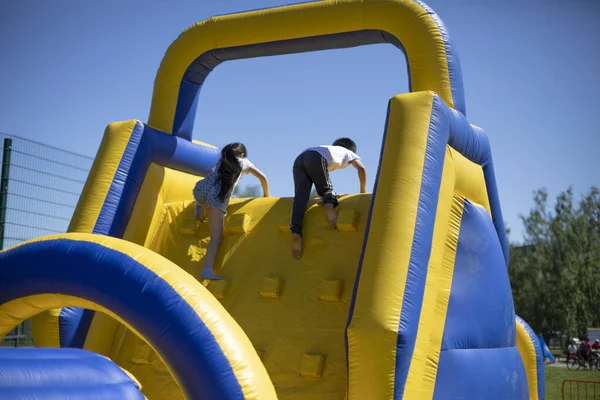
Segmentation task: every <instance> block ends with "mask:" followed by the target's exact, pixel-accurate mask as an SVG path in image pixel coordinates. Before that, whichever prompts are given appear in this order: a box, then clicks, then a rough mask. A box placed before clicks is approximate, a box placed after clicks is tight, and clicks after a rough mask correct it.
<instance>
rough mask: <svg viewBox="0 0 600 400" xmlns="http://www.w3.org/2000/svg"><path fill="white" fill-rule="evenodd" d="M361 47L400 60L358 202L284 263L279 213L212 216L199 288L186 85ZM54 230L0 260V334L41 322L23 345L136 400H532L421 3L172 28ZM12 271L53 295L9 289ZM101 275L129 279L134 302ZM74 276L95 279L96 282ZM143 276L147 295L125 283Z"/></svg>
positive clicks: (439, 37)
mask: <svg viewBox="0 0 600 400" xmlns="http://www.w3.org/2000/svg"><path fill="white" fill-rule="evenodd" d="M371 43H390V44H392V45H395V46H396V47H398V48H399V49H401V50H402V51H403V52H404V53H405V55H406V58H407V63H408V67H409V76H410V88H411V92H410V93H408V94H402V95H397V96H394V97H393V98H392V99H391V100H390V102H389V106H388V112H387V121H386V124H385V132H384V135H383V141H382V150H381V158H380V163H379V169H378V172H377V178H376V183H375V188H374V191H373V194H372V195H371V194H368V195H349V196H343V197H342V198H341V199H340V205H339V223H338V228H339V229H338V230H336V231H333V230H331V229H330V228H328V225H327V223H326V221H323V219H322V212H321V211H320V210H319V207H320V205H319V204H311V205H310V206H309V209H308V211H307V217H306V218H307V219H306V222H305V224H306V249H305V253H304V255H303V258H302V260H301V261H297V260H293V259H292V258H291V256H290V254H289V247H288V246H289V228H288V221H289V215H290V210H291V199H289V198H264V199H258V198H257V199H234V200H232V203H231V205H230V209H229V210H228V214H229V216H228V218H227V220H226V237H225V241H224V243H223V245H222V249H221V250H220V253H219V256H218V260H217V265H218V266H217V268H216V272H217V274H218V275H220V276H221V277H222V278H223V280H220V281H203V282H202V283H203V285H204V286H205V287H206V289H207V290H208V291H207V290H205V289H204V288H203V287H202V285H200V283H198V282H196V278H194V277H198V276H199V272H200V265H201V263H202V258H203V256H204V254H205V252H206V244H207V242H208V229H207V227H206V226H200V227H197V226H196V224H195V222H194V220H193V208H194V207H193V206H194V204H193V199H192V193H191V189H192V187H193V185H194V183H195V182H196V181H197V179H198V177H199V176H200V177H201V176H204V175H205V174H206V173H207V172H208V171H209V170H210V169H211V168H212V167H213V166H214V165H215V162H216V161H217V158H218V156H219V152H218V150H217V149H216V148H214V147H213V146H210V145H208V144H205V143H201V142H194V141H192V140H191V134H192V130H193V124H194V115H195V110H196V104H197V99H198V96H199V92H200V89H201V86H202V83H203V82H204V80H205V79H206V77H207V75H208V74H209V73H210V71H211V70H212V69H213V68H214V67H215V66H216V65H218V64H219V63H220V62H223V61H227V60H234V59H241V58H249V57H259V56H268V55H277V54H288V53H296V52H304V51H314V50H323V49H333V48H343V47H352V46H358V45H366V44H371ZM69 231H70V232H71V233H69V234H67V235H65V236H64V237H54V238H43V239H40V240H39V241H35V242H32V243H27V244H25V245H23V246H22V247H20V248H16V249H9V250H7V251H5V252H3V253H0V254H1V256H0V262H1V264H0V274H4V275H0V278H2V277H3V276H4V277H6V280H3V279H0V282H12V284H11V285H8V284H6V285H5V287H6V291H5V290H4V287H3V288H2V289H3V290H1V291H0V293H2V295H0V327H2V332H6V330H7V329H8V327H10V326H13V325H14V324H15V323H16V322H17V321H19V320H21V319H23V318H26V317H28V316H30V315H32V314H34V313H35V312H37V311H40V310H43V309H47V308H48V307H57V306H61V307H63V308H62V309H60V310H53V311H51V312H45V313H41V314H39V315H38V316H36V317H35V319H34V329H35V336H36V344H38V345H44V346H56V347H58V346H62V347H83V348H85V349H88V350H92V351H95V352H97V353H100V354H104V355H106V356H109V357H110V358H111V359H112V360H114V361H115V362H117V363H118V364H119V365H120V366H121V367H123V368H125V369H127V370H129V371H130V372H131V373H133V374H134V375H135V376H136V378H137V379H138V380H139V381H140V382H141V383H142V386H143V390H144V393H145V394H146V396H147V397H148V398H150V399H154V398H159V399H160V398H165V399H166V398H168V399H176V398H181V397H182V396H183V395H184V394H187V396H188V398H193V399H196V398H198V399H199V398H211V399H214V398H223V399H238V398H275V396H276V397H277V398H280V399H311V400H312V399H316V400H318V399H346V398H348V399H351V400H354V399H359V400H362V399H434V398H435V399H446V398H447V399H450V398H457V397H461V398H473V399H480V398H486V399H506V398H518V399H527V398H529V399H543V398H544V392H543V387H544V385H543V360H542V357H541V352H540V348H539V344H538V343H537V340H536V337H535V334H534V333H533V331H532V330H531V329H530V328H529V327H528V326H527V324H526V323H525V322H524V321H522V320H520V319H518V323H517V317H516V316H515V313H514V305H513V300H512V295H511V290H510V283H509V280H508V274H507V264H508V246H507V240H506V237H505V233H504V225H503V219H502V213H501V208H500V203H499V199H498V193H497V188H496V181H495V176H494V169H493V162H492V156H491V150H490V146H489V141H488V139H487V136H486V134H485V133H484V132H483V130H482V129H480V128H478V127H476V126H473V125H471V124H470V123H469V122H468V120H467V118H466V104H465V97H464V90H463V84H462V76H461V68H460V62H459V58H458V54H457V52H456V49H455V48H454V47H453V45H452V42H451V41H450V38H449V35H448V32H447V30H446V28H445V27H444V25H443V23H442V22H441V20H440V19H439V17H438V16H437V15H436V14H435V13H434V12H433V11H432V10H431V9H430V8H429V7H428V6H426V5H425V4H424V3H423V2H421V1H416V0H415V1H412V0H362V1H361V0H347V1H333V0H331V1H320V2H313V3H306V4H298V5H291V6H285V7H278V8H273V9H265V10H257V11H251V12H246V13H240V14H232V15H224V16H216V17H212V18H210V19H208V20H205V21H202V22H199V23H198V24H195V25H193V26H192V27H190V28H188V29H187V30H185V31H184V32H183V33H182V34H181V35H180V36H179V37H178V38H177V39H176V40H175V41H174V42H173V44H172V45H171V46H170V47H169V49H168V50H167V52H166V55H165V57H164V59H163V61H162V63H161V66H160V69H159V71H158V74H157V77H156V81H155V86H154V93H153V98H152V106H151V110H150V117H149V120H148V123H147V124H144V123H142V122H140V121H136V120H132V121H124V122H115V123H112V124H110V125H109V126H108V128H107V129H106V132H105V134H104V138H103V140H102V143H101V145H100V148H99V150H98V153H97V156H96V159H95V162H94V165H93V167H92V170H91V172H90V175H89V177H88V180H87V182H86V185H85V188H84V191H83V193H82V196H81V198H80V201H79V203H78V205H77V208H76V211H75V214H74V216H73V219H72V221H71V225H70V228H69ZM109 237H113V238H109ZM114 238H120V239H114ZM53 243H57V244H53ZM90 243H93V245H91V244H90ZM40 246H41V249H40ZM97 246H100V247H97ZM113 251H117V252H120V253H119V254H120V255H118V256H117V255H114V254H113ZM105 253H106V254H108V253H110V254H113V255H114V257H106V258H104V259H103V261H102V262H97V261H95V258H94V256H93V255H94V254H105ZM76 257H80V258H76ZM163 257H164V258H163ZM24 259H27V260H28V261H27V263H25V264H23V265H27V268H31V271H38V272H39V273H40V274H41V273H42V272H41V271H42V270H43V273H44V274H45V275H43V276H45V277H46V278H47V279H50V280H51V281H52V282H55V283H56V284H52V285H41V284H40V283H39V279H37V278H36V279H34V278H32V279H31V280H30V283H29V284H28V283H27V282H28V281H27V279H25V278H23V277H22V276H21V277H20V278H18V279H17V278H16V277H14V276H12V274H13V273H12V272H10V271H14V270H15V268H14V266H15V265H16V264H15V263H16V262H17V261H16V260H19V261H18V262H19V263H21V261H20V260H24ZM123 259H127V260H137V261H138V263H140V264H141V265H139V266H137V267H136V271H139V272H136V274H135V276H136V278H135V279H134V280H136V282H137V284H134V285H129V286H127V284H128V283H131V282H130V280H131V279H132V275H131V273H130V272H127V271H129V270H123V269H119V266H118V264H119V263H120V262H121V261H120V260H123ZM146 259H152V261H151V262H150V264H148V263H147V262H146V261H143V260H146ZM72 260H76V261H72ZM140 260H142V261H140ZM128 262H129V261H128ZM65 265H68V267H65ZM79 268H80V269H81V271H90V269H92V270H93V268H97V269H98V270H97V271H96V270H94V272H93V273H92V275H91V276H93V277H94V279H95V280H97V282H95V281H90V280H89V278H87V277H86V276H87V275H86V273H82V272H81V271H79ZM179 268H181V269H183V270H185V271H186V272H183V271H180V270H179ZM149 269H150V270H151V271H152V273H153V274H154V275H151V276H150V278H151V279H154V280H156V282H166V283H167V286H165V285H163V284H162V283H161V285H163V286H160V287H161V288H163V289H164V290H165V292H164V293H163V292H161V290H162V289H161V290H159V289H155V290H154V291H153V292H151V294H148V293H146V291H147V289H146V286H145V285H144V284H140V282H146V281H145V280H144V279H143V278H145V279H147V278H148V276H147V275H145V274H146V273H147V271H148V270H149ZM119 271H120V272H119ZM131 271H133V270H131ZM105 274H106V275H105ZM115 274H116V275H115ZM119 274H120V275H119ZM9 278H10V279H9ZM107 279H110V285H109V282H107ZM17 282H18V284H17ZM82 285H84V286H85V285H87V286H86V287H87V288H88V289H89V293H87V292H86V294H85V296H84V295H83V294H81V292H80V291H79V289H77V288H81V287H82ZM103 285H104V286H103ZM111 285H112V286H114V287H120V286H121V285H123V286H122V287H123V288H127V289H124V290H126V291H127V293H129V292H131V293H130V295H129V294H128V295H126V294H123V295H122V296H123V297H121V298H120V301H121V303H122V304H121V303H119V307H116V308H113V307H108V306H107V304H110V305H113V306H114V304H113V303H105V302H104V301H103V300H102V299H103V297H102V296H101V293H100V292H101V291H103V290H109V287H111ZM12 286H14V288H13V289H11V287H12ZM173 288H175V289H174V290H175V292H176V293H175V292H171V290H172V289H173ZM76 289H77V290H76ZM6 293H7V294H6ZM49 293H50V294H55V296H54V297H52V296H48V294H49ZM165 293H167V294H168V293H171V294H173V295H174V296H176V297H175V298H176V299H178V300H177V301H178V302H181V305H182V307H184V306H185V304H184V303H186V304H187V306H185V307H189V308H190V309H192V310H193V312H192V311H189V316H188V314H185V315H186V317H185V321H179V320H177V319H178V317H177V316H178V315H184V314H177V313H175V314H173V315H170V314H169V313H168V312H166V311H165V312H162V313H160V314H159V313H157V314H156V318H155V319H154V320H152V318H151V316H152V310H153V309H154V308H153V307H151V308H150V309H148V307H147V305H145V304H142V303H143V302H140V299H142V298H148V296H150V297H151V298H152V297H153V296H154V295H155V296H158V297H161V296H162V297H161V298H162V299H163V300H164V301H165V302H166V303H165V304H167V305H164V304H163V305H162V306H161V307H165V309H166V310H168V309H169V307H170V305H169V304H170V303H169V296H170V295H167V294H165ZM73 296H75V297H81V298H83V299H86V300H87V301H86V302H84V301H83V300H78V301H76V302H75V301H72V300H73ZM32 299H33V300H35V303H31V300H32ZM57 299H58V300H60V301H58V300H57ZM61 299H67V300H68V301H67V300H64V301H63V300H61ZM154 300H155V299H154ZM128 302H130V303H128ZM218 303H220V304H218ZM32 304H33V305H32ZM152 304H160V302H158V303H152ZM67 306H77V307H83V308H76V307H67ZM157 307H158V306H157ZM97 311H100V312H97ZM144 318H146V320H145V323H154V324H156V326H155V327H152V328H153V329H154V330H153V329H150V327H147V328H148V329H146V328H144V329H142V328H140V326H142V325H143V324H142V325H139V323H138V322H139V321H140V319H142V320H143V319H144ZM136 321H137V322H136ZM234 321H235V322H234ZM124 322H125V323H124ZM167 322H168V323H167ZM171 325H173V326H171ZM143 326H145V325H143ZM198 326H205V327H208V329H209V330H210V331H211V332H212V334H213V339H211V340H209V341H208V342H207V343H208V344H206V343H204V341H203V340H202V339H199V338H200V337H204V336H198V329H199V328H198ZM175 327H177V329H179V331H178V335H179V336H177V335H171V334H166V333H165V332H170V331H171V330H173V329H175ZM215 332H216V333H215ZM188 336H189V337H188ZM203 346H204V347H203ZM206 346H208V347H206ZM209 349H210V350H209ZM191 353H193V354H194V357H191V356H190V358H189V359H188V354H191ZM251 353H252V355H251ZM259 359H260V360H261V361H262V365H261V363H259V362H258V361H257V360H259ZM182 365H184V366H185V367H184V368H180V367H181V366H182ZM211 366H212V367H211ZM263 366H264V367H263ZM211 368H214V369H211ZM264 371H266V373H265V372H264ZM267 374H268V376H267ZM209 380H212V381H213V383H212V384H211V383H209V382H208V381H209ZM226 382H233V383H232V385H233V386H231V387H232V389H231V390H227V389H225V387H226V385H225V383H226ZM240 388H241V389H240ZM215 393H218V395H216V396H217V397H215Z"/></svg>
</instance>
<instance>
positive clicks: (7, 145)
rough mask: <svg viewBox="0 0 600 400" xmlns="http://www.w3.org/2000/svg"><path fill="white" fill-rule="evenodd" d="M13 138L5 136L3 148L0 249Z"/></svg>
mask: <svg viewBox="0 0 600 400" xmlns="http://www.w3.org/2000/svg"><path fill="white" fill-rule="evenodd" d="M11 152H12V139H11V138H5V139H4V146H3V149H2V175H1V177H0V250H2V249H3V248H4V229H5V226H6V207H7V203H8V176H9V173H10V154H11Z"/></svg>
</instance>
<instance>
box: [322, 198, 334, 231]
mask: <svg viewBox="0 0 600 400" xmlns="http://www.w3.org/2000/svg"><path fill="white" fill-rule="evenodd" d="M324 207H325V214H327V220H328V221H329V225H331V227H332V228H333V229H335V228H336V226H337V212H336V211H335V207H334V205H333V204H325V206H324Z"/></svg>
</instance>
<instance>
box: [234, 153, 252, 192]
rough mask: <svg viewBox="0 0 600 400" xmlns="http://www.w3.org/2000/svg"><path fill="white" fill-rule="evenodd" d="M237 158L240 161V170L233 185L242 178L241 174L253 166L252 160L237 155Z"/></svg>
mask: <svg viewBox="0 0 600 400" xmlns="http://www.w3.org/2000/svg"><path fill="white" fill-rule="evenodd" d="M237 160H238V162H239V163H240V167H242V172H240V176H238V178H237V180H236V181H235V184H234V185H233V187H236V186H237V184H238V182H239V181H240V179H241V178H242V175H245V174H247V173H248V172H249V171H250V168H255V167H254V164H252V161H250V160H248V159H247V158H240V157H237Z"/></svg>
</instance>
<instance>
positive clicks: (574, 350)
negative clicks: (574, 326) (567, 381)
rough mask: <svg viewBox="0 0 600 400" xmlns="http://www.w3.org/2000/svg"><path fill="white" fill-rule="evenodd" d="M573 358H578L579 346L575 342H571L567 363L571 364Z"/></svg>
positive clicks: (568, 348)
mask: <svg viewBox="0 0 600 400" xmlns="http://www.w3.org/2000/svg"><path fill="white" fill-rule="evenodd" d="M571 357H577V346H576V345H575V342H574V341H571V343H569V347H567V363H569V360H570V359H571Z"/></svg>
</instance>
